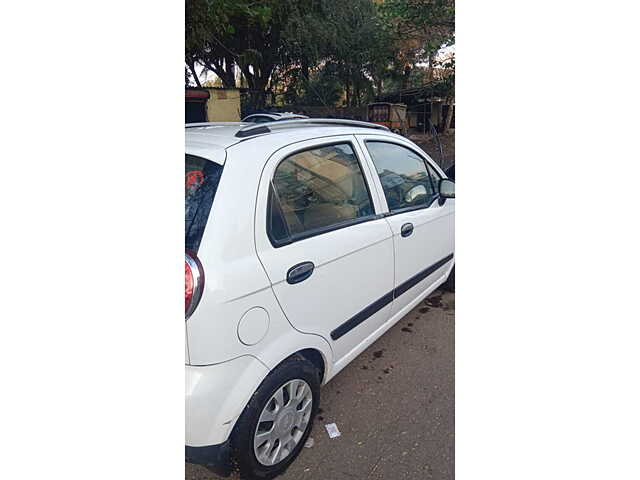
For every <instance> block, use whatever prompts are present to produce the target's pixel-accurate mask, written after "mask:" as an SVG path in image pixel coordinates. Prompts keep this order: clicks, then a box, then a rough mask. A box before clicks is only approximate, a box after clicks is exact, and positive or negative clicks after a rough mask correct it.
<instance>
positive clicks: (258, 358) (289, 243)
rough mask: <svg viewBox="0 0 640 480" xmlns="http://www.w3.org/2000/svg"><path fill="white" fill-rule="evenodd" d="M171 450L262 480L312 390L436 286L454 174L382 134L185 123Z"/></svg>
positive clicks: (307, 408)
mask: <svg viewBox="0 0 640 480" xmlns="http://www.w3.org/2000/svg"><path fill="white" fill-rule="evenodd" d="M185 175H186V193H185V222H186V226H185V227H186V232H185V241H186V252H185V310H186V312H185V313H186V323H185V327H186V350H185V355H186V358H185V363H186V393H185V401H186V441H185V444H186V459H187V461H188V462H192V463H201V464H205V465H208V466H209V467H210V468H212V469H214V470H217V471H218V472H220V473H223V474H224V473H227V472H228V471H229V469H230V466H231V465H232V464H233V465H234V466H235V468H237V469H238V470H239V471H240V473H241V475H242V476H243V477H245V478H270V477H273V476H275V475H277V474H279V473H281V472H282V471H283V470H284V469H285V468H286V467H287V466H288V465H289V464H290V463H291V462H292V461H293V459H294V458H295V457H296V455H298V453H299V452H300V449H301V448H302V447H303V445H304V443H305V440H306V438H307V436H308V435H309V433H310V430H311V427H312V424H313V418H314V416H315V414H316V412H317V409H318V405H319V402H320V386H321V385H322V384H325V383H327V382H328V381H329V380H331V378H333V377H334V376H335V375H336V374H337V373H338V372H340V370H342V369H343V368H344V367H345V366H346V365H347V364H348V363H349V362H350V361H351V360H353V359H354V358H356V357H357V356H358V355H359V354H360V353H361V352H362V351H363V350H364V349H366V348H367V347H368V346H369V345H371V343H373V342H374V341H375V340H376V339H377V338H378V337H380V336H381V335H382V334H383V333H384V332H385V331H387V330H388V329H389V328H391V327H392V326H393V325H394V324H395V323H396V322H397V321H398V320H400V319H401V318H402V317H403V316H404V315H405V314H407V313H408V312H409V311H410V310H411V309H413V308H414V307H415V306H416V305H417V304H418V303H419V302H420V301H421V300H422V299H423V298H424V297H425V296H427V295H428V294H429V293H430V292H432V291H433V290H434V289H436V288H437V287H438V286H440V285H441V284H445V287H447V288H449V289H450V290H453V286H454V268H455V267H454V262H455V257H454V211H455V193H454V183H453V182H452V181H451V180H448V179H447V178H446V176H445V174H444V172H443V171H442V170H441V169H440V168H439V167H438V166H437V165H436V164H435V163H434V162H433V161H432V160H431V159H430V158H429V156H428V155H426V154H425V153H424V152H423V151H422V150H421V149H420V148H419V147H417V146H416V145H415V144H414V143H412V142H411V141H409V140H407V139H406V138H404V137H401V136H399V135H395V134H393V133H391V132H389V131H388V130H387V129H386V128H385V127H381V126H379V125H374V124H370V123H364V122H356V121H347V120H335V119H303V120H293V121H281V122H274V123H269V124H258V125H246V124H241V123H236V124H215V123H211V124H191V125H187V128H186V170H185Z"/></svg>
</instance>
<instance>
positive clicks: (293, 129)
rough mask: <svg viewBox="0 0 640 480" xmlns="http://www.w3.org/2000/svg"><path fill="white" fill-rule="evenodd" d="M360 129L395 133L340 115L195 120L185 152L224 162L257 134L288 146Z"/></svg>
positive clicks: (356, 131) (350, 133)
mask: <svg viewBox="0 0 640 480" xmlns="http://www.w3.org/2000/svg"><path fill="white" fill-rule="evenodd" d="M372 130H374V131H372ZM376 130H377V131H376ZM358 133H360V134H362V133H386V134H389V135H391V133H390V132H389V131H388V129H387V128H385V127H380V126H379V125H376V124H372V123H365V122H358V121H350V120H339V119H306V120H305V119H302V120H293V121H290V122H289V121H284V120H283V121H280V122H274V123H273V124H271V123H267V124H264V123H263V124H255V123H247V122H225V123H192V124H187V125H186V128H185V152H186V153H187V154H190V155H197V156H199V157H202V158H206V159H208V160H212V161H214V162H216V163H219V164H221V165H222V164H224V162H225V157H226V149H227V148H229V147H231V146H233V145H235V144H237V143H240V142H246V141H251V139H254V138H260V137H269V138H272V139H273V140H276V141H277V143H281V144H282V145H283V146H284V145H288V144H291V143H294V142H297V141H300V140H305V139H312V138H317V137H324V136H332V135H353V134H358Z"/></svg>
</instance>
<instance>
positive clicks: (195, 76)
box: [188, 61, 202, 88]
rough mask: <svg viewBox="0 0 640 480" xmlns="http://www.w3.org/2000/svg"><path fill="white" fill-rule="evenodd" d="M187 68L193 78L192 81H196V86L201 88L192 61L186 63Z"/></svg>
mask: <svg viewBox="0 0 640 480" xmlns="http://www.w3.org/2000/svg"><path fill="white" fill-rule="evenodd" d="M188 66H189V70H191V75H192V76H193V79H194V80H195V81H196V86H198V87H199V88H202V84H201V83H200V79H199V78H198V74H197V73H196V66H195V64H194V62H193V61H191V62H189V63H188Z"/></svg>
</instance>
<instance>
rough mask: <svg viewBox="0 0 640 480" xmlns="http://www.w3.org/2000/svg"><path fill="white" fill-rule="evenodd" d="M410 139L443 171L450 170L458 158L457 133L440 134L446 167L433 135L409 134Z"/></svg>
mask: <svg viewBox="0 0 640 480" xmlns="http://www.w3.org/2000/svg"><path fill="white" fill-rule="evenodd" d="M408 138H409V139H410V140H411V141H412V142H415V143H417V144H418V145H419V146H420V147H421V148H422V149H423V150H424V151H425V152H427V153H428V154H429V156H430V157H431V158H433V159H434V160H435V161H436V163H437V164H438V165H440V166H441V167H443V169H447V168H449V166H451V165H452V164H453V163H454V162H455V158H456V136H455V133H449V134H446V135H444V134H440V135H439V138H440V143H441V144H442V150H443V152H444V165H443V162H442V160H441V156H440V151H439V150H438V147H437V143H436V142H435V140H434V139H433V138H432V137H431V135H422V134H409V135H408Z"/></svg>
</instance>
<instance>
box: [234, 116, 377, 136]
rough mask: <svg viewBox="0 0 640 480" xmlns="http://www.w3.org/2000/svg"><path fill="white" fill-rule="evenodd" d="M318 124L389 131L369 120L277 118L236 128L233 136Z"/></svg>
mask: <svg viewBox="0 0 640 480" xmlns="http://www.w3.org/2000/svg"><path fill="white" fill-rule="evenodd" d="M318 125H328V126H334V125H344V126H350V127H362V128H372V129H375V130H386V131H389V129H388V128H387V127H385V126H384V125H378V124H377V123H370V122H361V121H359V120H348V119H342V118H300V119H297V120H277V121H274V122H267V123H258V124H251V125H247V126H245V127H242V128H241V129H240V130H238V132H236V135H235V136H236V137H238V138H246V137H251V136H253V135H260V134H262V133H270V132H272V131H274V130H280V129H281V128H288V127H292V128H295V127H315V126H318Z"/></svg>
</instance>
